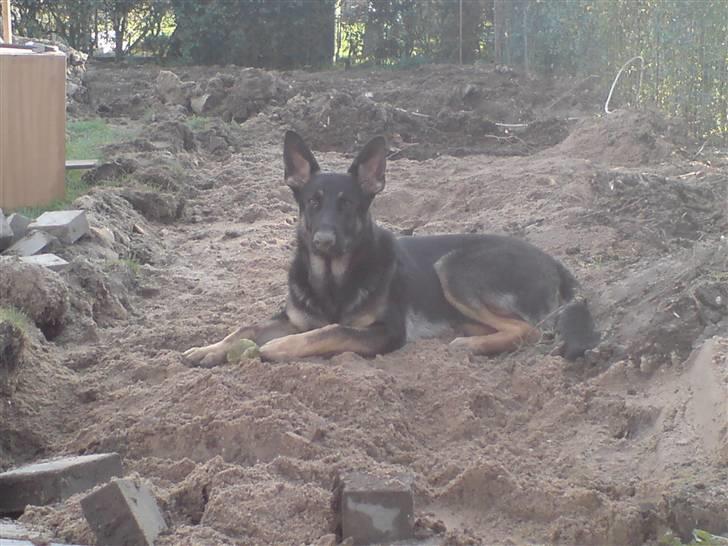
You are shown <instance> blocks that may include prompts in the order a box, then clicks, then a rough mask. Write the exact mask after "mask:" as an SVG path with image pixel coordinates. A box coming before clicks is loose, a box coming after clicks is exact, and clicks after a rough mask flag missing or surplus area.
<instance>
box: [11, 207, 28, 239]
mask: <svg viewBox="0 0 728 546" xmlns="http://www.w3.org/2000/svg"><path fill="white" fill-rule="evenodd" d="M31 222H32V220H31V219H30V218H28V217H27V216H23V215H22V214H19V213H17V212H14V213H12V214H11V215H10V216H8V224H10V229H12V230H13V242H15V241H17V240H19V239H20V238H22V237H25V235H27V233H28V226H29V225H30V223H31Z"/></svg>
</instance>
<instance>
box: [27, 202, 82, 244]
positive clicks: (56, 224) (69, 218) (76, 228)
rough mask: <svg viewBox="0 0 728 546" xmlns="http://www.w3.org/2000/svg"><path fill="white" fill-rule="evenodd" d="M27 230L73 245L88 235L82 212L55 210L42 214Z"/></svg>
mask: <svg viewBox="0 0 728 546" xmlns="http://www.w3.org/2000/svg"><path fill="white" fill-rule="evenodd" d="M28 229H30V230H38V231H44V232H46V233H49V234H51V235H53V236H55V237H58V239H59V240H60V241H62V242H63V243H65V244H68V245H70V244H73V243H75V242H76V241H78V240H79V239H80V238H81V237H83V236H84V235H86V234H87V233H88V229H89V228H88V220H87V219H86V211H84V210H55V211H49V212H44V213H43V214H41V215H40V216H38V218H36V219H35V221H34V222H32V223H31V224H30V225H29V226H28Z"/></svg>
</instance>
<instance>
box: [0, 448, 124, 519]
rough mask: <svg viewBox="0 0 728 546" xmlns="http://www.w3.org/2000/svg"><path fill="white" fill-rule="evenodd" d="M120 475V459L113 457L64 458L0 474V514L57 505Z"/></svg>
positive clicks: (114, 455) (121, 469)
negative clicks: (31, 506) (31, 507)
mask: <svg viewBox="0 0 728 546" xmlns="http://www.w3.org/2000/svg"><path fill="white" fill-rule="evenodd" d="M121 475H123V468H122V465H121V457H119V455H118V454H116V453H103V454H98V455H80V456H77V457H65V458H62V459H54V460H50V461H44V462H39V463H35V464H31V465H27V466H23V467H20V468H16V469H14V470H9V471H7V472H3V473H1V474H0V514H19V513H22V512H23V511H24V510H25V507H26V506H28V505H33V506H45V505H48V504H53V503H56V502H60V501H63V500H65V499H67V498H68V497H70V496H72V495H75V494H76V493H80V492H82V491H86V490H88V489H91V488H92V487H95V486H96V485H99V484H102V483H105V482H107V481H108V480H110V479H111V478H112V477H114V476H121Z"/></svg>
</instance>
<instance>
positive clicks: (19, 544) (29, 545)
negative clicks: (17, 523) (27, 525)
mask: <svg viewBox="0 0 728 546" xmlns="http://www.w3.org/2000/svg"><path fill="white" fill-rule="evenodd" d="M38 544H43V545H44V546H46V545H47V546H79V545H78V544H61V543H60V542H46V541H43V542H37V541H32V540H22V539H15V538H0V546H38Z"/></svg>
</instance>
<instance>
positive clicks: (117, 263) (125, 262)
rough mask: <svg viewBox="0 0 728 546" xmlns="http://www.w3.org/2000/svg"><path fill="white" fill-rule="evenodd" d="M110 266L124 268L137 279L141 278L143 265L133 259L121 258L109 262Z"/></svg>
mask: <svg viewBox="0 0 728 546" xmlns="http://www.w3.org/2000/svg"><path fill="white" fill-rule="evenodd" d="M107 263H108V265H110V266H112V267H123V268H126V269H128V270H129V271H130V272H131V274H132V275H134V276H135V277H138V276H139V271H140V268H141V264H140V263H139V262H138V261H137V260H135V259H133V258H120V259H118V260H108V261H107Z"/></svg>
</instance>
